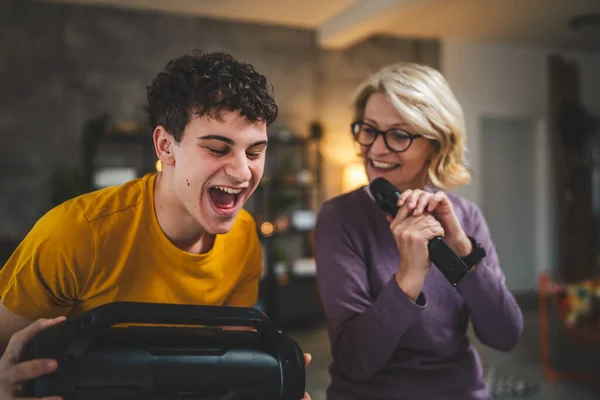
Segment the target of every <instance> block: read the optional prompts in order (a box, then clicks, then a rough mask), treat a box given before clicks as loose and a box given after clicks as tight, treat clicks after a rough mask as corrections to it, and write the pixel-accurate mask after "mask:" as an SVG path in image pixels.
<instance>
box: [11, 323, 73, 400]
mask: <svg viewBox="0 0 600 400" xmlns="http://www.w3.org/2000/svg"><path fill="white" fill-rule="evenodd" d="M64 320H65V317H58V318H54V319H38V320H37V321H35V322H34V323H32V324H31V325H29V326H27V327H26V328H24V329H22V330H20V331H18V332H16V333H15V334H14V335H12V336H11V338H10V341H9V342H8V346H7V347H6V350H4V354H3V355H2V358H0V400H13V399H15V400H17V399H19V398H20V397H19V396H18V394H19V392H20V391H21V390H22V388H23V384H24V383H25V382H27V381H29V380H31V379H35V378H37V377H39V376H42V375H44V374H47V373H50V372H52V371H54V370H55V369H56V367H57V364H56V361H55V360H29V361H24V362H21V361H20V360H21V355H22V352H23V350H24V349H25V347H26V346H27V344H28V343H29V342H30V341H31V340H32V339H33V338H34V337H35V336H36V335H37V334H38V333H40V332H41V331H43V330H44V329H46V328H48V327H50V326H53V325H56V324H58V323H60V322H62V321H64ZM23 400H24V399H23ZM42 400H60V397H46V398H44V399H42Z"/></svg>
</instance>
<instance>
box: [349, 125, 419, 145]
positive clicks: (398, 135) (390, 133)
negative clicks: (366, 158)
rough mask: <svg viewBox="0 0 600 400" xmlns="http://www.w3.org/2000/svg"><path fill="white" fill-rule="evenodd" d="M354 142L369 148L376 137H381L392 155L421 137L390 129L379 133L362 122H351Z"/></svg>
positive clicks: (397, 129)
mask: <svg viewBox="0 0 600 400" xmlns="http://www.w3.org/2000/svg"><path fill="white" fill-rule="evenodd" d="M351 128H352V135H353V136H354V140H356V141H357V142H358V143H359V144H361V145H363V146H370V145H372V144H373V143H375V140H377V136H379V135H381V136H383V142H384V143H385V145H386V147H387V148H388V149H390V151H393V152H394V153H400V152H402V151H406V150H408V148H409V147H410V145H411V144H412V142H413V140H415V139H418V138H420V137H423V135H415V134H412V133H408V132H406V131H403V130H402V129H399V128H392V129H388V130H386V131H380V130H379V129H377V128H375V127H374V126H372V125H370V124H367V123H366V122H363V121H356V122H353V123H352V125H351Z"/></svg>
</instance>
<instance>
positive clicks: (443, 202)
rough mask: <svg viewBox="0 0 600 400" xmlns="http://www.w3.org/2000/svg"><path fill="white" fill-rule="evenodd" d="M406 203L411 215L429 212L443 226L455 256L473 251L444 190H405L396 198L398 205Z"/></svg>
mask: <svg viewBox="0 0 600 400" xmlns="http://www.w3.org/2000/svg"><path fill="white" fill-rule="evenodd" d="M403 205H406V206H407V208H408V210H410V211H412V215H413V216H420V215H426V214H428V213H431V214H432V215H433V216H434V217H435V219H437V220H438V221H439V222H440V224H441V225H442V228H444V232H445V236H444V241H445V242H446V243H447V244H448V246H450V248H452V250H454V252H455V253H456V255H457V256H459V257H466V256H467V255H469V254H470V253H471V251H473V246H472V244H471V241H470V240H469V238H468V237H467V235H466V234H465V231H464V230H463V228H462V226H461V224H460V222H459V220H458V218H457V217H456V214H455V213H454V209H453V208H452V203H450V200H449V199H448V197H447V196H446V194H445V193H444V192H436V193H428V192H425V191H423V190H420V189H415V190H411V189H408V190H405V191H403V192H402V194H400V197H399V198H398V206H403Z"/></svg>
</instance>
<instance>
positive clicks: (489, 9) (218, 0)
mask: <svg viewBox="0 0 600 400" xmlns="http://www.w3.org/2000/svg"><path fill="white" fill-rule="evenodd" d="M43 1H55V2H66V3H79V4H88V5H93V4H103V5H111V6H115V7H124V8H132V9H143V10H154V11H161V12H172V13H181V14H187V15H199V16H208V17H214V18H226V19H234V20H241V21H248V22H261V23H268V24H281V25H287V26H296V27H304V28H310V29H315V30H317V32H318V38H319V41H320V43H321V45H322V46H323V47H328V48H339V47H345V46H348V45H351V44H352V43H355V42H356V41H359V40H362V39H364V38H366V37H368V36H371V35H373V34H392V35H401V36H412V37H430V38H447V39H463V40H480V41H493V42H503V43H514V44H533V45H544V46H552V47H562V48H565V47H567V48H579V49H582V48H587V49H595V50H600V25H596V26H595V27H594V28H588V29H580V30H573V29H571V28H569V20H570V19H571V18H572V17H574V16H577V15H579V14H583V13H596V14H600V1H599V0H171V1H168V0H43Z"/></svg>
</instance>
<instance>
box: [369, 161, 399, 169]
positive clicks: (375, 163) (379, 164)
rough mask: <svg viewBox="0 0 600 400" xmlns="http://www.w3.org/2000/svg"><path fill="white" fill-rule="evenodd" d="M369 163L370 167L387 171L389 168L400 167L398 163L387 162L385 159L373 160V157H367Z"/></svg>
mask: <svg viewBox="0 0 600 400" xmlns="http://www.w3.org/2000/svg"><path fill="white" fill-rule="evenodd" d="M369 164H371V167H373V168H375V169H377V170H382V171H389V170H392V169H396V168H398V167H400V164H397V163H396V164H394V163H389V162H385V161H377V160H373V159H369Z"/></svg>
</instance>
